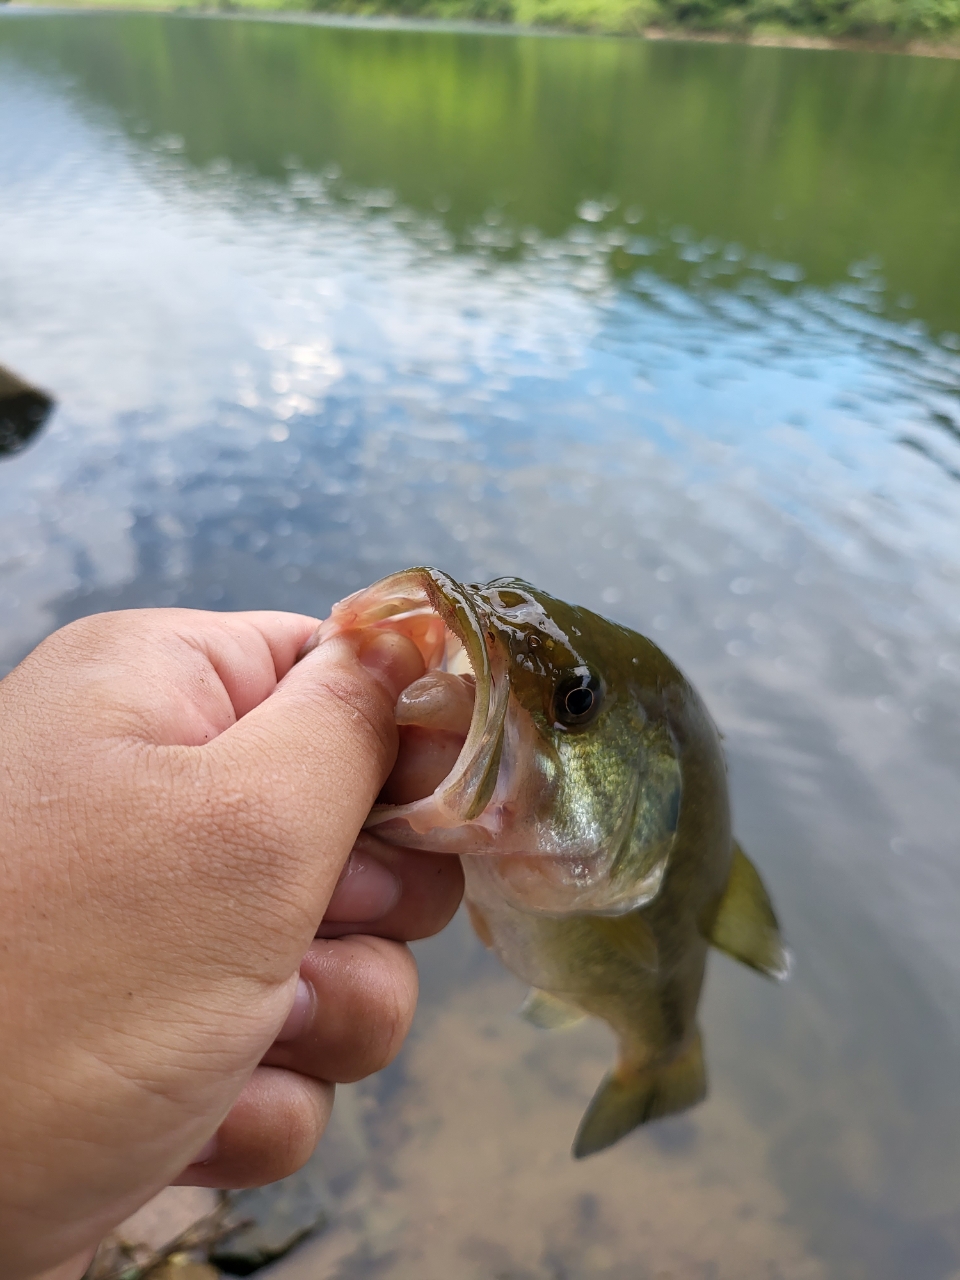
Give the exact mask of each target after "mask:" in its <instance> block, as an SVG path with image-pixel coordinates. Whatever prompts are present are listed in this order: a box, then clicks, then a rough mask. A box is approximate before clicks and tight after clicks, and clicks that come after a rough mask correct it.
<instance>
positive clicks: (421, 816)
mask: <svg viewBox="0 0 960 1280" xmlns="http://www.w3.org/2000/svg"><path fill="white" fill-rule="evenodd" d="M377 630H380V631H395V632H399V633H400V634H401V635H404V636H406V637H407V638H408V639H409V640H412V641H413V643H414V644H415V645H416V646H417V648H418V649H419V651H420V654H421V656H422V658H423V661H424V665H425V667H426V671H427V674H428V675H429V674H430V673H433V672H442V673H448V674H450V675H452V676H454V677H456V676H460V677H468V678H469V677H471V676H472V678H473V681H474V682H475V684H474V687H475V692H474V695H473V710H472V713H471V715H470V723H469V728H468V730H467V734H466V738H465V740H464V742H463V745H462V747H461V748H460V752H459V754H458V756H457V757H456V761H455V763H454V764H453V767H452V769H451V770H450V772H449V773H448V774H447V775H446V777H445V778H444V779H443V781H442V782H441V783H440V784H439V785H438V786H437V787H436V788H435V789H434V790H433V791H432V793H431V794H430V795H427V796H423V797H422V798H419V799H415V800H411V801H410V802H408V803H405V804H387V803H378V804H376V805H375V806H374V807H373V809H372V810H371V812H370V815H369V817H368V818H367V821H366V823H365V826H366V827H367V828H372V827H380V828H383V827H385V826H386V827H389V828H392V829H396V828H398V827H402V828H405V839H404V843H405V844H416V843H419V841H417V839H416V837H417V836H419V835H422V836H426V835H427V833H428V832H430V831H433V830H436V829H438V828H439V829H443V828H446V829H452V828H459V827H462V826H464V825H465V824H467V823H470V824H472V825H473V831H474V837H473V838H474V839H475V840H476V839H477V837H481V839H482V830H483V826H484V823H483V822H482V821H481V822H480V823H477V821H476V820H477V819H478V818H480V816H481V815H482V814H483V812H484V810H485V809H486V808H487V806H488V805H489V804H490V802H491V800H492V799H493V798H494V793H495V791H496V790H497V783H498V779H499V777H500V772H501V770H500V766H501V761H502V758H503V749H504V734H505V724H506V718H507V708H508V705H509V702H510V677H509V670H508V666H507V661H506V658H505V655H503V654H502V652H501V651H500V650H499V647H498V646H497V644H496V643H495V638H494V636H493V635H492V633H490V632H489V629H488V627H487V625H486V623H485V619H484V618H483V616H482V613H481V612H480V610H479V609H478V602H477V600H476V598H474V597H473V596H472V595H471V593H470V592H469V591H468V590H467V589H465V588H464V587H462V586H461V585H460V583H458V582H456V581H454V579H453V578H450V577H448V576H447V575H446V574H445V573H441V572H440V571H439V570H438V569H429V568H415V569H407V570H404V571H403V572H402V573H395V574H391V575H390V577H387V578H383V579H381V581H380V582H376V583H374V584H373V586H370V587H366V588H364V589H363V590H362V591H358V592H355V593H354V594H353V595H351V596H348V597H347V598H346V599H345V600H341V601H340V602H339V603H338V604H336V605H334V607H333V610H332V612H331V614H330V617H329V618H328V619H327V620H326V621H325V622H324V623H322V624H321V627H320V630H319V633H318V636H317V639H318V642H320V643H322V642H323V641H325V640H328V639H331V638H332V637H333V636H336V635H343V634H345V633H350V632H360V631H362V632H366V633H369V632H371V631H377ZM401 701H402V698H401ZM382 834H383V835H387V834H388V831H386V830H384V831H382ZM429 843H430V842H429V841H424V846H425V847H426V846H427V845H429Z"/></svg>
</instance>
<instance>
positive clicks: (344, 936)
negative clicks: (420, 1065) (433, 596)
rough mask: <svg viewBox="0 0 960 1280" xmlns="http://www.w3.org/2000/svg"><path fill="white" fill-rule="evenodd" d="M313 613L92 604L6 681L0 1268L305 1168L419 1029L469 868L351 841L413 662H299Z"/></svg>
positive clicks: (20, 1278)
mask: <svg viewBox="0 0 960 1280" xmlns="http://www.w3.org/2000/svg"><path fill="white" fill-rule="evenodd" d="M316 625H317V624H316V621H315V620H312V619H309V618H303V617H300V616H297V615H292V614H281V613H246V614H242V613H241V614H232V615H231V614H212V613H199V612H192V611H189V610H173V609H171V610H144V611H137V612H130V613H118V614H106V615H100V616H96V617H92V618H87V619H83V620H82V621H80V622H76V623H73V624H71V625H70V626H69V627H66V628H64V629H63V630H62V631H58V632H56V633H55V634H54V635H53V636H51V637H50V638H49V639H48V640H46V641H45V642H44V643H43V644H42V645H40V647H39V648H38V649H37V650H35V651H34V652H33V653H32V654H31V655H30V656H29V657H28V658H27V659H25V661H24V662H23V663H22V664H21V665H20V666H19V667H18V668H17V669H16V670H15V671H13V672H12V673H11V674H10V675H9V676H7V678H6V679H5V680H3V681H0V725H2V735H0V841H2V850H3V857H2V860H0V1108H2V1124H0V1275H2V1276H3V1277H4V1280H33V1278H34V1277H37V1276H39V1275H40V1274H41V1273H46V1272H49V1274H50V1277H51V1280H52V1277H53V1276H54V1274H55V1275H56V1277H57V1280H75V1277H79V1276H80V1275H81V1274H82V1272H83V1270H84V1268H85V1266H86V1264H87V1262H88V1261H89V1257H90V1255H91V1254H92V1251H93V1249H94V1248H95V1247H96V1244H97V1243H98V1241H99V1239H100V1238H101V1237H102V1236H103V1235H104V1234H105V1233H106V1232H107V1231H108V1230H109V1229H110V1228H111V1227H113V1226H115V1225H116V1224H117V1223H118V1222H120V1221H122V1220H123V1218H125V1217H126V1216H128V1214H129V1213H131V1212H132V1211H133V1210H134V1209H136V1208H137V1207H138V1206H139V1205H140V1204H142V1203H143V1202H144V1201H146V1200H147V1199H149V1197H150V1196H151V1195H153V1194H154V1193H155V1192H156V1191H158V1190H160V1189H161V1188H162V1187H164V1186H166V1185H167V1184H169V1183H170V1182H172V1181H181V1182H190V1183H201V1184H205V1185H209V1186H217V1187H225V1186H244V1185H256V1184H259V1183H263V1182H269V1181H273V1180H275V1179H277V1178H281V1177H283V1176H285V1175H286V1174H288V1173H291V1172H293V1170H295V1169H296V1168H298V1167H299V1166H300V1165H301V1164H302V1163H303V1162H304V1160H306V1158H307V1157H308V1156H309V1155H310V1153H311V1151H312V1150H313V1147H314V1145H315V1143H316V1141H317V1139H318V1138H319V1136H320V1134H321V1132H322V1130H323V1128H324V1125H325V1123H326V1120H327V1117H328V1115H329V1113H330V1107H331V1104H332V1096H333V1082H335V1081H347V1080H356V1079H359V1078H360V1077H362V1076H364V1075H367V1074H369V1073H370V1072H372V1071H375V1070H377V1069H378V1068H379V1067H382V1066H384V1065H385V1064H386V1063H387V1062H388V1061H390V1059H391V1058H392V1057H393V1056H394V1054H395V1053H396V1052H397V1050H398V1048H399V1046H400V1043H401V1041H402V1040H403V1037H404V1035H405V1034H406V1031H407V1029H408V1027H409V1025H410V1021H411V1018H412V1015H413V1008H414V1004H415V1000H416V989H417V980H416V969H415V966H414V962H413V959H412V957H411V956H410V953H409V951H408V950H407V948H406V947H405V946H404V945H402V944H403V942H405V941H407V940H410V939H413V938H417V937H423V936H426V935H427V934H430V933H433V932H435V931H437V930H438V929H440V928H442V926H443V925H444V924H445V923H446V921H447V920H448V919H449V918H450V916H451V915H452V914H453V912H454V910H455V909H456V905H457V903H458V901H459V897H460V893H461V889H462V878H461V872H460V867H459V862H458V860H457V859H456V858H450V857H444V856H432V855H426V854H420V853H412V852H405V851H402V850H397V849H392V848H388V847H387V846H385V845H383V844H381V843H380V842H378V841H376V840H374V839H373V838H372V837H369V836H366V835H364V836H362V837H361V838H360V839H359V841H357V833H358V831H359V830H360V827H361V824H362V822H363V820H364V818H365V816H366V814H367V812H368V810H369V808H370V805H371V804H372V802H373V800H374V798H375V796H376V795H377V793H378V791H379V789H380V787H381V786H382V784H383V781H384V779H385V778H386V776H387V774H388V773H389V771H390V768H391V766H392V764H393V761H394V759H395V756H396V749H397V746H396V744H397V736H396V727H395V725H394V720H393V707H394V703H395V701H396V698H397V695H398V693H399V692H400V690H401V689H402V688H404V687H405V686H406V685H407V684H408V683H410V682H411V681H412V680H414V679H416V678H418V677H419V676H420V675H421V674H422V671H423V665H422V660H421V658H420V655H419V653H418V652H417V650H416V648H415V646H414V645H412V644H411V643H410V642H409V641H407V640H405V639H404V638H403V637H400V636H396V635H381V636H379V637H378V638H377V639H376V640H375V641H374V642H373V643H372V644H369V643H368V644H367V646H366V648H361V647H360V641H359V638H358V639H357V641H356V643H354V642H352V641H351V640H350V638H338V639H337V640H334V641H330V642H328V643H325V644H323V645H321V646H320V647H319V648H317V649H315V650H314V651H313V652H311V653H309V654H308V655H307V656H306V657H305V658H304V659H303V661H302V662H300V663H297V664H296V665H294V664H295V661H296V657H297V654H298V653H299V652H300V650H301V648H302V646H303V645H304V643H305V641H307V639H308V638H309V637H310V636H311V634H312V633H313V631H314V629H315V627H316ZM355 842H356V847H354V846H355ZM352 849H353V853H352V854H351V850H352ZM348 860H349V861H348ZM321 920H323V921H324V923H323V925H322V926H321ZM318 928H319V931H320V932H321V933H322V934H323V935H324V936H323V937H317V938H315V935H316V934H317V933H318ZM298 977H299V981H298Z"/></svg>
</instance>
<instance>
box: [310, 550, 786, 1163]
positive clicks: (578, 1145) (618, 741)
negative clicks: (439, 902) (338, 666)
mask: <svg viewBox="0 0 960 1280" xmlns="http://www.w3.org/2000/svg"><path fill="white" fill-rule="evenodd" d="M391 592H395V593H396V597H397V601H398V603H397V605H396V608H395V609H394V611H393V613H391V607H392V606H391V604H390V599H391ZM418 599H419V600H420V601H421V602H422V603H421V604H420V605H417V603H416V602H417V600H418ZM411 602H413V605H412V604H411ZM337 608H338V609H340V610H341V613H340V614H339V615H338V613H337V609H335V610H334V615H333V617H332V619H331V624H330V626H331V628H332V630H331V633H332V632H333V631H335V629H336V627H337V626H342V627H347V628H350V627H354V628H355V627H358V626H359V627H362V626H364V625H379V626H383V625H387V626H393V627H396V628H397V629H400V630H403V629H404V628H412V629H411V630H410V632H409V633H410V634H414V632H415V630H416V627H422V625H423V623H422V613H423V611H424V610H426V611H430V610H432V611H434V612H435V613H436V614H437V615H438V616H439V617H440V618H442V619H443V621H444V623H445V624H446V626H447V627H448V628H449V630H450V631H452V632H453V633H454V634H455V635H456V636H457V637H459V639H460V640H462V641H463V647H464V652H465V653H466V655H467V656H468V658H469V662H470V666H471V667H472V670H473V674H474V677H475V679H476V700H475V704H474V713H473V719H472V722H471V727H470V733H469V734H468V736H467V740H466V743H465V745H464V748H463V750H462V752H461V756H460V758H459V759H458V762H457V765H456V767H455V768H454V770H453V772H452V773H451V775H450V778H449V779H448V780H447V781H446V782H444V783H443V784H441V785H440V786H439V787H437V789H436V791H435V792H434V793H433V794H432V795H431V796H429V797H424V798H423V799H422V800H418V801H415V802H414V803H412V804H408V805H401V806H396V807H394V806H390V805H378V806H376V807H375V809H374V811H373V812H372V814H371V816H370V819H369V820H368V825H370V826H372V827H373V828H374V829H376V830H377V834H378V835H380V836H381V838H383V839H386V840H389V841H392V842H393V843H396V844H401V845H408V846H410V847H416V848H426V849H433V850H436V851H450V852H459V853H461V854H462V859H461V860H462V862H463V866H464V872H465V878H466V898H467V905H468V907H469V910H470V915H471V919H472V921H473V923H474V927H475V928H476V931H477V933H478V934H479V936H480V937H481V939H482V940H483V941H484V942H485V943H486V944H487V945H488V946H490V947H492V948H493V949H494V950H495V951H496V952H497V954H498V955H499V956H500V958H501V959H502V960H503V962H504V963H505V964H506V965H507V967H508V968H509V969H511V970H512V971H513V972H514V973H515V974H517V975H518V976H519V977H521V978H523V979H525V980H526V981H528V982H530V983H531V985H532V987H533V988H534V990H533V992H532V994H531V997H530V999H529V1000H528V1002H527V1005H526V1006H525V1016H527V1017H528V1018H529V1019H530V1020H531V1021H532V1022H534V1023H536V1024H537V1025H539V1026H554V1027H555V1026H558V1025H563V1024H565V1023H567V1022H570V1021H572V1020H575V1019H576V1018H577V1017H579V1016H583V1015H590V1016H595V1017H599V1018H602V1019H603V1020H604V1021H605V1022H607V1023H608V1024H609V1025H610V1026H611V1028H612V1029H613V1030H614V1032H615V1033H616V1035H617V1038H618V1042H619V1057H618V1061H617V1064H616V1066H615V1067H614V1069H613V1071H612V1072H611V1073H610V1074H609V1075H608V1076H607V1078H606V1079H605V1080H604V1082H603V1083H602V1084H601V1086H600V1088H599V1089H598V1091H597V1093H596V1095H595V1097H594V1099H593V1101H592V1102H591V1104H590V1106H589V1108H588V1110H587V1112H586V1114H585V1116H584V1118H583V1121H582V1122H581V1125H580V1128H579V1131H578V1134H577V1138H576V1141H575V1143H574V1154H575V1155H576V1156H578V1157H581V1156H585V1155H589V1154H591V1153H593V1152H595V1151H599V1150H602V1149H603V1148H604V1147H606V1146H609V1145H610V1144H611V1143H613V1142H615V1141H617V1140H618V1139H619V1138H621V1137H623V1136H624V1135H625V1134H626V1133H628V1132H630V1131H631V1130H632V1129H634V1128H636V1127H637V1125H640V1124H643V1123H645V1122H647V1121H649V1120H652V1119H656V1118H657V1117H659V1116H663V1115H668V1114H671V1113H673V1112H676V1111H679V1110H683V1109H684V1108H686V1107H688V1106H691V1105H693V1104H694V1103H696V1102H698V1101H699V1100H700V1099H702V1098H703V1097H704V1095H705V1093H706V1075H705V1070H704V1065H703V1057H702V1051H701V1045H700V1035H699V1031H698V1028H697V1023H696V1014H697V1005H698V1003H699V998H700V992H701V988H702V983H703V975H704V969H705V965H706V957H707V951H708V948H709V946H710V945H711V944H712V945H714V946H717V947H719V948H720V949H722V950H725V951H727V952H728V953H729V954H731V955H733V956H734V957H735V958H737V959H739V960H741V961H743V962H744V963H746V964H749V965H751V966H752V967H754V968H756V969H758V970H759V971H760V972H762V973H765V974H767V975H768V976H770V977H782V976H785V973H786V969H787V955H786V952H785V949H784V947H783V944H782V941H781V939H780V933H779V926H778V923H777V919H776V916H775V914H774V911H773V908H772V905H771V904H770V900H769V897H768V895H767V893H766V890H765V888H764V887H763V884H762V881H761V880H760V877H759V875H758V874H757V872H756V870H755V869H754V868H753V866H752V864H751V863H750V862H749V860H748V859H747V858H746V856H745V855H744V854H743V852H742V850H740V848H739V846H738V845H737V844H736V843H735V842H734V840H733V836H732V832H731V825H730V807H729V798H728V791H727V779H726V767H725V762H724V758H723V752H722V748H721V743H720V737H719V734H718V732H717V729H716V727H715V725H714V723H713V721H712V719H711V717H710V715H709V713H708V712H707V710H706V708H705V706H704V704H703V702H702V701H701V699H700V697H699V695H698V694H697V693H696V691H695V690H694V688H693V687H692V685H691V684H690V683H689V681H688V680H687V679H686V678H685V677H684V675H683V674H682V672H681V671H680V670H679V669H678V668H677V667H676V666H675V665H674V663H673V662H671V660H670V659H669V658H668V657H667V656H666V655H665V654H664V653H663V652H662V651H661V650H660V649H659V648H658V647H657V646H656V645H655V644H653V643H652V641H650V640H648V639H646V638H645V637H643V636H641V635H639V634H637V633H636V632H633V631H630V630H628V629H627V628H625V627H622V626H620V625H618V624H617V623H614V622H611V621H609V620H608V619H605V618H602V617H600V616H599V615H597V614H593V613H591V612H589V611H588V610H585V609H582V608H579V607H577V606H574V605H570V604H567V603H565V602H563V601H560V600H557V599H554V598H553V597H551V596H549V595H547V594H546V593H544V592H542V591H539V590H537V589H535V588H533V587H531V586H530V585H529V584H527V583H525V582H522V581H520V580H518V579H497V580H495V581H494V582H491V583H488V584H486V585H482V584H471V585H470V586H467V587H464V586H462V585H461V584H459V583H455V582H453V580H452V579H449V578H447V577H446V575H443V574H441V573H439V572H438V571H436V570H430V569H419V570H408V571H406V572H405V573H404V574H399V575H395V577H394V578H392V579H385V580H384V581H383V582H382V583H379V584H375V585H374V586H373V587H371V588H368V589H367V590H366V591H365V592H360V593H357V595H356V596H354V597H351V598H350V599H349V600H348V601H345V602H344V603H343V605H342V606H338V607H337ZM338 618H339V619H340V621H338ZM325 625H326V624H325ZM447 649H449V645H448V646H447ZM434 652H439V649H438V648H437V646H436V645H434ZM445 652H446V650H445ZM450 779H452V780H453V781H452V782H451V781H450Z"/></svg>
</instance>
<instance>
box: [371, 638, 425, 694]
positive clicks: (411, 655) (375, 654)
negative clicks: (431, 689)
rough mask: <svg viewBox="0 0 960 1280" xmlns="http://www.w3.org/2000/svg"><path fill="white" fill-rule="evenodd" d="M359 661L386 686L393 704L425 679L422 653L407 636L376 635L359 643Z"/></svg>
mask: <svg viewBox="0 0 960 1280" xmlns="http://www.w3.org/2000/svg"><path fill="white" fill-rule="evenodd" d="M357 658H358V659H359V661H360V664H361V666H364V667H366V669H367V670H368V671H369V672H370V674H371V675H372V676H375V677H376V678H377V679H378V680H379V681H380V683H381V684H383V685H385V686H386V688H387V691H388V693H389V694H390V697H391V700H392V701H393V702H396V700H397V698H399V696H400V694H401V693H402V692H403V690H404V689H405V688H406V687H407V685H408V684H412V683H413V681H414V680H418V679H419V678H420V676H422V675H423V670H424V665H423V657H422V656H421V654H420V650H419V649H418V648H417V646H416V645H415V644H414V643H413V641H412V640H409V639H408V638H407V637H406V636H402V635H400V634H399V632H396V631H374V632H373V633H372V634H366V635H364V636H363V637H362V639H361V641H360V645H359V648H358V650H357Z"/></svg>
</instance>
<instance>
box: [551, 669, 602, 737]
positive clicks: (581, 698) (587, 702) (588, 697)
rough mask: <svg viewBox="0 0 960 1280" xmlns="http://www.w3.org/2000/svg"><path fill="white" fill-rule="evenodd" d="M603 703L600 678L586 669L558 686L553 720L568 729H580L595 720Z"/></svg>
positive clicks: (568, 677) (562, 681)
mask: <svg viewBox="0 0 960 1280" xmlns="http://www.w3.org/2000/svg"><path fill="white" fill-rule="evenodd" d="M602 703H603V685H602V684H601V682H600V677H599V676H597V675H594V673H593V672H592V671H589V670H587V669H585V668H584V669H581V670H580V671H578V672H576V673H575V674H574V675H572V676H567V677H566V679H564V680H561V681H560V683H559V684H558V685H557V687H556V689H555V690H554V693H553V718H554V720H555V721H556V723H557V724H560V725H564V726H565V727H567V728H570V729H575V728H579V727H580V726H581V725H585V724H589V723H590V722H591V720H593V719H594V718H595V716H596V715H597V714H598V713H599V711H600V707H601V704H602Z"/></svg>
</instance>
